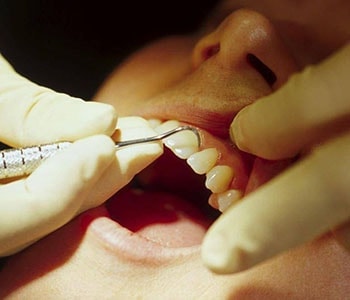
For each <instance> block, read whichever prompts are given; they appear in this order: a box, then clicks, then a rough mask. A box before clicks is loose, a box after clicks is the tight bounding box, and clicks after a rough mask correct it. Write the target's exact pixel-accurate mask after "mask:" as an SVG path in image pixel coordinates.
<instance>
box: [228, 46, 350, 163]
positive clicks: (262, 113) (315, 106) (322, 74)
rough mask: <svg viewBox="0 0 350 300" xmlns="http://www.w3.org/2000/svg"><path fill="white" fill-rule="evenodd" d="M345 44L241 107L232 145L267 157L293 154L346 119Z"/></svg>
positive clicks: (348, 56) (348, 61) (349, 91)
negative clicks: (333, 53)
mask: <svg viewBox="0 0 350 300" xmlns="http://www.w3.org/2000/svg"><path fill="white" fill-rule="evenodd" d="M349 76H350V45H348V46H346V47H344V48H343V49H342V50H340V51H339V52H338V53H336V54H335V55H333V56H332V57H330V58H329V59H327V60H325V61H324V62H323V63H321V64H319V65H317V66H313V67H309V68H307V69H305V70H304V71H303V72H302V73H300V74H297V75H294V76H292V78H291V79H290V80H289V81H288V82H287V83H286V84H285V85H284V86H283V87H281V88H280V89H279V90H278V91H277V92H275V93H274V94H271V95H269V96H267V97H264V98H262V99H259V100H258V101H257V102H255V103H253V104H251V105H250V106H247V107H246V108H244V109H243V110H242V111H241V112H240V113H239V114H238V115H237V116H236V118H235V119H234V121H233V123H232V125H231V137H232V139H233V140H234V141H235V143H236V144H237V146H238V147H239V148H240V149H242V150H244V151H247V152H250V153H252V154H255V155H258V156H261V157H264V158H267V159H282V158H287V157H292V156H294V155H295V154H297V153H298V152H299V151H300V150H301V149H304V148H307V147H308V146H309V145H311V144H313V143H315V142H318V141H320V140H323V139H324V138H326V137H328V136H329V135H331V134H332V133H334V132H335V133H338V132H339V130H343V129H344V127H347V128H348V127H349V126H350V125H349V124H350V119H349V114H350V101H349V100H350V85H349Z"/></svg>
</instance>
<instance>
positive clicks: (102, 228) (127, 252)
mask: <svg viewBox="0 0 350 300" xmlns="http://www.w3.org/2000/svg"><path fill="white" fill-rule="evenodd" d="M81 220H82V221H81V224H82V227H85V228H86V231H87V233H89V234H92V235H93V236H94V238H95V239H96V240H97V241H98V242H99V243H101V247H103V248H104V249H106V250H107V251H109V252H111V253H113V254H114V255H117V256H118V258H122V259H125V260H128V261H135V262H140V261H142V263H146V264H147V263H148V264H152V265H154V264H159V263H166V262H169V261H170V260H173V259H175V258H179V257H184V256H186V257H187V256H191V255H195V254H198V253H199V250H200V245H197V246H191V247H183V248H168V247H165V246H163V245H161V244H158V243H156V242H153V241H151V240H148V239H147V238H145V237H143V236H141V235H139V234H137V233H134V232H132V231H130V230H128V229H127V228H125V227H123V226H121V225H120V224H118V223H117V222H115V221H113V220H111V219H109V218H108V212H107V210H106V209H105V208H104V207H102V206H101V207H98V208H95V209H92V210H89V211H87V212H85V213H83V214H82V215H81Z"/></svg>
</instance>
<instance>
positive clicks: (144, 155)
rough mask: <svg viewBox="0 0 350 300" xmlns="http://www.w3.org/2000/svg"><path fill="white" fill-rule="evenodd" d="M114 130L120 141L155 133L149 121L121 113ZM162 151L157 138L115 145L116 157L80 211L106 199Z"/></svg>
mask: <svg viewBox="0 0 350 300" xmlns="http://www.w3.org/2000/svg"><path fill="white" fill-rule="evenodd" d="M117 134H118V136H117V137H116V138H117V139H118V140H119V141H123V140H131V139H137V138H144V137H147V136H154V135H155V134H156V133H155V132H154V130H153V129H151V128H150V126H149V123H148V122H147V121H146V120H144V119H142V118H140V117H122V118H119V119H118V132H117ZM162 153H163V147H162V144H161V143H157V142H156V143H148V144H138V145H134V146H129V147H126V148H120V149H118V150H117V151H116V154H115V156H116V159H115V160H114V161H113V162H112V164H110V165H109V167H108V168H107V169H106V171H105V172H104V173H103V175H102V176H101V177H100V179H99V181H98V182H97V184H95V186H94V188H93V189H92V191H91V192H90V193H89V195H88V197H87V199H86V201H85V202H84V205H83V206H82V207H81V209H80V211H85V210H87V209H89V208H91V207H93V206H96V205H99V204H101V203H103V202H104V201H106V200H107V199H108V198H110V197H111V196H112V195H113V194H115V193H116V192H117V191H118V190H119V189H121V188H122V187H123V186H125V185H126V184H128V183H129V182H130V181H131V179H132V178H133V177H134V176H135V175H136V174H137V173H139V172H140V171H141V170H143V169H144V168H146V167H147V166H148V165H149V164H150V163H152V162H153V161H154V160H155V159H156V158H158V157H159V156H160V155H161V154H162Z"/></svg>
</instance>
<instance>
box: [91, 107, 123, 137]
mask: <svg viewBox="0 0 350 300" xmlns="http://www.w3.org/2000/svg"><path fill="white" fill-rule="evenodd" d="M87 104H88V106H87V116H88V117H87V120H86V121H87V125H89V124H90V126H91V127H92V128H91V129H92V130H93V131H95V133H101V134H106V135H109V136H110V135H112V133H113V132H114V131H115V128H116V123H117V113H116V110H115V109H114V107H113V106H112V105H110V104H105V103H100V102H87ZM90 118H91V119H90Z"/></svg>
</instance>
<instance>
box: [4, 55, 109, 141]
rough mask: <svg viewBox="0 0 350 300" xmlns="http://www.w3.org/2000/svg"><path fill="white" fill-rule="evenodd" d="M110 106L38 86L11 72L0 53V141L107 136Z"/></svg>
mask: <svg viewBox="0 0 350 300" xmlns="http://www.w3.org/2000/svg"><path fill="white" fill-rule="evenodd" d="M115 123H116V113H115V110H114V108H113V107H112V106H110V105H107V104H102V103H96V102H85V101H83V100H81V99H78V98H74V97H70V96H68V95H66V94H62V93H56V92H54V91H52V90H50V89H48V88H45V87H42V86H39V85H37V84H34V83H32V82H30V81H29V80H27V79H25V78H24V77H22V76H20V75H18V74H17V73H15V72H14V71H13V70H12V69H11V67H10V66H9V65H8V63H7V62H6V61H5V60H4V59H3V58H2V57H1V56H0V127H1V128H2V130H1V132H0V140H1V141H2V142H4V143H6V144H8V145H10V146H13V147H19V146H28V145H33V144H41V143H49V142H55V141H63V140H65V141H74V140H77V139H79V138H82V137H87V136H90V135H94V134H106V135H111V134H112V133H113V131H114V129H115Z"/></svg>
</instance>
